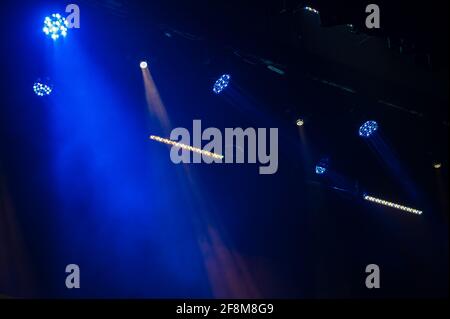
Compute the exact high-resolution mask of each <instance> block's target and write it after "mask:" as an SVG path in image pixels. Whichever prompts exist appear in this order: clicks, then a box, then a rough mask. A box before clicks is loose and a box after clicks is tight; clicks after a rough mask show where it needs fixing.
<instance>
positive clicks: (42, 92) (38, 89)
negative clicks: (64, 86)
mask: <svg viewBox="0 0 450 319" xmlns="http://www.w3.org/2000/svg"><path fill="white" fill-rule="evenodd" d="M33 91H34V93H35V94H36V95H37V96H46V95H50V93H52V87H51V86H49V85H47V84H44V83H41V82H36V83H34V85H33Z"/></svg>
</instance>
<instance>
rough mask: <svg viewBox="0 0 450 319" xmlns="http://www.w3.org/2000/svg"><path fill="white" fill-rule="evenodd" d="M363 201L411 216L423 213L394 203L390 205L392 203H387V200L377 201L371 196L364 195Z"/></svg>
mask: <svg viewBox="0 0 450 319" xmlns="http://www.w3.org/2000/svg"><path fill="white" fill-rule="evenodd" d="M364 199H365V200H367V201H369V202H373V203H376V204H380V205H384V206H388V207H392V208H395V209H399V210H403V211H405V212H408V213H412V214H417V215H422V213H423V212H422V211H421V210H418V209H414V208H410V207H406V206H403V205H399V204H396V203H392V202H389V201H387V200H384V199H379V198H376V197H372V196H369V195H364Z"/></svg>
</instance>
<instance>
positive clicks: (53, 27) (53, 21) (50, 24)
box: [42, 13, 68, 41]
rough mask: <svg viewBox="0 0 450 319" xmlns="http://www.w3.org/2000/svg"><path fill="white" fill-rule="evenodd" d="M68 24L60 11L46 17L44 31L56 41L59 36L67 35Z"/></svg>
mask: <svg viewBox="0 0 450 319" xmlns="http://www.w3.org/2000/svg"><path fill="white" fill-rule="evenodd" d="M67 25H68V22H67V20H66V19H65V18H64V17H63V16H61V15H60V14H59V13H54V14H52V15H51V16H50V17H46V18H45V20H44V28H43V29H42V31H43V32H44V33H45V34H46V35H47V36H49V37H50V38H52V39H53V40H54V41H56V40H57V39H59V37H66V36H67V30H68V27H67Z"/></svg>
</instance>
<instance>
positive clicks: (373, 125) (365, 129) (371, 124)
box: [359, 121, 378, 138]
mask: <svg viewBox="0 0 450 319" xmlns="http://www.w3.org/2000/svg"><path fill="white" fill-rule="evenodd" d="M376 130H378V123H377V122H375V121H367V122H365V123H364V124H363V125H361V127H360V128H359V136H361V137H365V138H368V137H370V136H372V135H373V134H374V133H375V132H376Z"/></svg>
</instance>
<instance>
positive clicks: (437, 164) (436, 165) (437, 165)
mask: <svg viewBox="0 0 450 319" xmlns="http://www.w3.org/2000/svg"><path fill="white" fill-rule="evenodd" d="M433 167H434V168H435V169H440V168H441V167H442V164H441V163H439V162H435V163H433Z"/></svg>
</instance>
